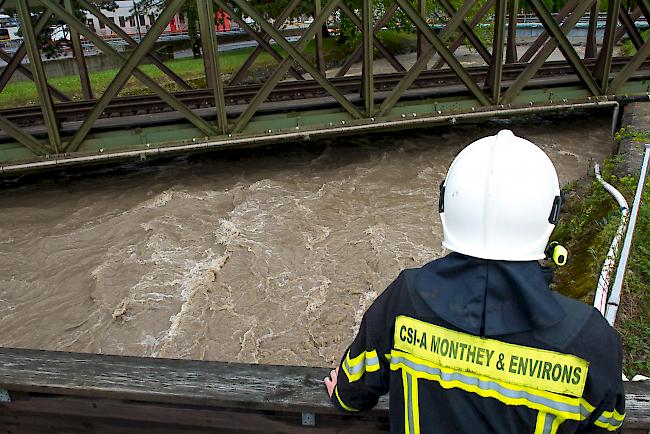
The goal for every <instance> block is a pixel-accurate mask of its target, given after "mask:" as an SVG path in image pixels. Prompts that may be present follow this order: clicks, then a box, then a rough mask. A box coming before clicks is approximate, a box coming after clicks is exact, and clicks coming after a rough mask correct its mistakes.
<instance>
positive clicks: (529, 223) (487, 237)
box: [439, 130, 561, 261]
mask: <svg viewBox="0 0 650 434" xmlns="http://www.w3.org/2000/svg"><path fill="white" fill-rule="evenodd" d="M560 204H561V201H560V186H559V182H558V178H557V173H556V172H555V168H554V167H553V163H552V162H551V160H550V159H549V158H548V157H547V156H546V154H545V153H544V151H542V150H541V149H540V148H538V147H537V146H535V145H534V144H533V143H531V142H529V141H528V140H525V139H522V138H521V137H517V136H515V135H514V134H513V133H512V131H509V130H502V131H500V132H499V133H498V134H497V135H496V136H488V137H484V138H482V139H479V140H477V141H476V142H474V143H472V144H470V145H469V146H467V147H466V148H465V149H463V150H462V151H461V152H460V154H458V155H457V156H456V158H455V159H454V161H453V162H452V163H451V166H450V167H449V172H448V173H447V179H445V182H444V184H442V186H441V187H440V204H439V211H440V218H441V220H442V230H443V234H444V240H443V242H442V245H443V246H445V247H446V248H447V249H449V250H453V251H455V252H458V253H462V254H465V255H469V256H474V257H477V258H483V259H495V260H506V261H530V260H535V259H543V258H544V257H545V254H544V250H545V248H546V245H547V243H548V238H549V237H550V236H551V232H553V228H554V227H555V224H556V223H557V219H558V215H559V211H560Z"/></svg>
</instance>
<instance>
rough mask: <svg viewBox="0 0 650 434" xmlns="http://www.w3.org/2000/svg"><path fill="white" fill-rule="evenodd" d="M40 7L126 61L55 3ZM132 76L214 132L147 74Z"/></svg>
mask: <svg viewBox="0 0 650 434" xmlns="http://www.w3.org/2000/svg"><path fill="white" fill-rule="evenodd" d="M38 1H40V2H41V4H42V5H44V6H46V7H47V8H49V9H50V10H52V11H53V12H55V13H56V15H57V16H58V17H59V18H61V19H62V20H64V21H65V22H66V23H67V24H68V25H69V26H70V27H74V28H75V29H76V30H77V32H79V33H80V34H81V35H83V36H84V37H85V38H86V39H88V40H89V41H91V42H92V43H93V44H94V45H95V46H96V47H97V48H98V49H99V50H101V51H103V52H104V53H106V54H108V55H110V56H112V57H114V58H115V59H116V60H118V61H120V62H124V61H126V59H125V58H124V57H123V56H122V55H121V54H119V53H118V52H117V51H116V50H115V49H114V48H113V47H111V46H110V45H109V44H108V43H107V42H106V41H104V40H103V39H101V38H100V37H99V36H97V34H96V33H95V32H93V31H91V30H90V29H88V28H87V27H86V26H84V25H83V24H81V23H80V22H79V21H78V20H77V19H76V17H74V16H73V15H71V14H70V13H68V12H67V11H66V10H65V9H63V8H61V7H60V6H59V5H58V4H56V3H51V2H47V1H45V0H38ZM133 75H134V76H135V77H136V78H138V79H139V80H140V81H142V82H143V83H144V84H145V85H146V86H148V87H149V88H150V89H151V90H152V91H153V92H154V93H156V94H157V95H158V96H160V98H161V99H162V100H163V101H165V102H166V103H167V104H169V105H170V106H171V107H173V108H174V109H176V110H177V111H178V112H179V113H181V114H183V116H185V118H187V119H188V120H189V121H190V122H191V123H192V124H193V125H194V126H196V127H197V128H199V129H200V130H201V131H202V132H203V133H204V134H208V135H209V134H212V133H214V132H215V130H214V128H213V127H212V126H210V125H209V124H208V123H207V122H205V121H204V120H203V119H201V118H200V117H199V116H197V115H196V114H194V112H192V111H191V110H190V109H189V108H187V107H186V106H185V105H184V104H183V103H181V102H180V101H179V100H178V99H177V98H176V97H174V96H173V95H171V94H170V93H169V92H167V91H166V90H165V89H163V87H162V86H161V85H160V84H158V83H157V82H156V81H155V80H153V79H151V78H150V77H149V76H148V75H147V74H145V73H143V72H142V71H141V70H140V69H139V68H137V67H136V68H135V69H134V70H133ZM79 146H80V143H79V144H75V146H74V147H72V148H75V147H79ZM68 147H69V148H68V149H67V151H68V152H73V151H74V149H71V148H70V143H69V144H68Z"/></svg>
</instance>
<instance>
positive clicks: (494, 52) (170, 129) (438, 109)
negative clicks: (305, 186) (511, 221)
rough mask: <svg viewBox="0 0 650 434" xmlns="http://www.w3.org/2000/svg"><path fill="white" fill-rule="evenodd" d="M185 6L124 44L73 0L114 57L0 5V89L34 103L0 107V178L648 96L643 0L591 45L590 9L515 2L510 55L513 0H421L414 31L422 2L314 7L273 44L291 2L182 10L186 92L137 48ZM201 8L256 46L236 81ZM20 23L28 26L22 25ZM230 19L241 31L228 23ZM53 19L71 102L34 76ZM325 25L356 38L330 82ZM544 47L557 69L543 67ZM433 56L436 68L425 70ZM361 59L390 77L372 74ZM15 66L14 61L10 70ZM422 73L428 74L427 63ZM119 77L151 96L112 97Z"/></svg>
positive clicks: (20, 6)
mask: <svg viewBox="0 0 650 434" xmlns="http://www.w3.org/2000/svg"><path fill="white" fill-rule="evenodd" d="M185 1H187V0H170V1H168V2H167V6H166V7H165V8H164V9H163V10H161V11H160V15H159V16H158V18H157V20H156V21H155V23H154V24H153V25H152V26H151V28H150V29H149V31H148V33H147V34H146V35H145V36H144V37H143V38H142V40H141V41H140V42H139V43H138V42H136V41H135V40H134V39H132V38H131V37H130V36H128V35H127V34H126V33H125V32H124V31H123V30H122V29H121V28H120V27H119V26H117V25H116V24H115V22H114V21H113V20H112V19H109V18H107V17H106V16H105V15H104V14H103V13H102V12H101V11H100V10H98V9H96V8H95V7H94V6H92V5H91V4H89V3H88V1H87V0H78V3H79V4H80V6H81V7H82V8H84V9H86V10H88V11H90V13H91V14H93V15H95V16H96V17H97V19H98V20H99V22H100V23H103V25H104V26H106V27H107V28H109V29H111V30H112V31H113V32H114V33H116V34H117V35H118V36H119V37H121V38H122V39H124V41H125V43H126V44H128V45H130V46H131V47H132V48H133V50H132V51H131V52H129V53H123V52H118V51H116V50H115V49H114V48H113V47H112V46H111V45H109V44H108V43H107V42H106V41H104V40H103V39H101V38H100V37H99V36H98V35H97V34H96V33H95V32H93V31H92V30H91V29H89V28H88V27H87V25H86V24H85V23H84V22H82V21H81V20H80V19H79V18H77V17H76V16H75V14H74V11H73V8H72V0H4V1H2V0H0V7H4V8H15V9H16V10H17V12H18V15H19V18H20V21H21V29H22V34H23V38H24V41H23V43H22V45H21V46H20V47H19V48H18V50H17V51H16V52H15V53H14V54H13V55H10V54H9V53H7V52H6V51H2V50H0V58H1V59H3V60H4V61H5V62H6V63H7V66H6V67H5V69H4V71H3V72H2V73H1V74H0V92H2V91H4V90H5V88H6V86H7V84H8V83H9V81H10V80H11V78H12V76H13V75H14V74H15V73H17V72H19V73H21V74H23V75H25V76H26V77H28V78H29V79H31V80H33V82H34V83H35V86H36V88H37V91H38V99H39V105H38V106H30V107H17V108H11V109H2V110H0V173H4V174H8V173H15V172H18V171H26V170H37V169H39V168H48V167H55V166H63V165H70V164H85V163H91V162H97V161H101V160H109V159H128V158H145V157H146V156H150V155H160V154H164V153H173V152H176V153H189V152H196V151H201V150H207V149H217V148H228V147H243V146H254V145H259V144H270V143H278V142H280V143H282V142H287V141H299V140H310V139H315V138H320V137H331V136H340V135H344V134H356V133H363V132H369V131H377V130H382V129H384V130H397V129H403V128H413V127H419V126H427V125H432V124H436V123H437V124H440V123H455V122H457V121H461V120H465V119H478V118H489V117H495V116H502V115H516V114H519V113H530V112H543V111H550V110H563V109H572V108H576V107H578V108H587V107H602V106H616V105H617V104H618V103H621V102H623V103H624V102H626V101H630V100H634V99H637V100H638V99H643V98H645V99H648V95H649V94H650V82H648V78H649V77H650V60H648V59H647V57H648V55H649V54H650V41H648V38H646V39H645V40H644V37H643V36H642V34H641V33H640V32H639V31H638V30H637V28H636V27H635V24H634V23H635V21H636V20H638V19H639V18H640V17H642V16H643V17H645V18H646V19H650V0H638V1H637V3H636V5H635V6H634V7H633V8H631V9H628V8H627V7H623V4H622V2H621V1H620V0H610V1H609V2H608V9H607V14H606V24H605V28H604V36H603V37H602V40H600V41H598V43H597V41H596V28H597V26H598V24H599V22H598V12H599V2H598V0H569V1H568V3H567V4H566V5H565V6H564V7H563V9H562V10H561V11H560V12H559V13H557V14H551V13H550V12H549V10H548V9H547V8H546V7H545V6H544V4H543V2H542V0H529V4H530V5H531V6H532V8H533V10H534V12H535V14H536V16H537V17H538V19H539V22H541V23H542V24H543V26H544V30H545V31H544V32H543V33H542V34H541V35H540V36H539V37H538V38H537V40H536V41H534V42H533V43H532V44H531V45H530V47H529V48H528V49H527V51H526V52H525V53H524V54H523V55H518V54H517V50H516V48H517V40H516V38H517V36H516V32H515V28H516V17H517V13H516V12H517V11H518V8H519V4H518V3H519V2H518V0H467V1H465V2H463V3H462V5H461V6H460V8H459V9H456V8H455V7H454V6H453V5H452V4H451V2H450V1H449V0H436V1H435V11H436V12H437V13H439V14H443V15H445V25H444V27H442V28H439V29H435V30H434V29H432V28H431V26H430V25H429V24H428V23H427V17H428V16H429V14H430V13H431V12H432V11H431V10H427V6H426V4H427V2H426V1H425V0H417V1H416V2H412V1H411V0H395V1H394V2H392V3H389V4H388V6H386V7H385V8H383V9H382V10H381V12H379V11H378V10H374V9H373V2H372V1H371V0H362V1H361V5H362V7H361V8H360V9H356V8H353V7H352V6H350V5H348V4H347V2H346V1H345V0H328V1H323V4H321V0H314V7H313V10H314V11H315V14H314V20H313V22H312V23H311V24H310V25H309V26H308V27H306V28H305V29H303V30H302V35H301V36H300V39H299V40H298V41H297V42H290V41H288V40H287V38H285V37H283V35H282V32H281V31H280V26H281V25H282V23H283V22H285V20H286V19H287V18H288V17H291V16H292V13H293V11H294V10H295V9H296V7H297V6H298V4H299V3H300V2H301V0H291V1H290V2H289V3H288V5H287V6H286V8H285V9H284V10H283V11H282V12H281V13H280V14H279V16H277V17H272V18H274V19H273V20H271V19H265V17H264V16H263V14H262V13H260V11H258V10H256V8H255V7H254V6H253V5H251V4H250V3H249V2H247V1H246V0H214V1H213V0H196V2H197V6H198V15H199V29H200V33H201V35H203V37H202V38H201V40H202V41H201V44H202V52H203V59H204V65H205V77H206V83H207V88H204V89H194V88H192V86H190V85H189V84H188V83H187V82H186V81H184V80H183V79H182V78H181V77H180V76H179V75H177V74H176V73H174V72H173V71H172V70H171V69H170V68H169V67H168V66H166V65H165V64H164V63H163V62H162V61H161V59H160V58H158V57H157V56H156V54H154V52H153V50H152V48H153V47H154V44H155V42H156V41H157V39H158V38H159V36H160V35H161V33H162V32H163V31H164V29H165V27H166V26H167V25H168V23H169V22H170V19H172V17H174V15H175V14H176V13H177V12H178V10H179V9H180V8H181V6H182V5H183V3H184V2H185ZM190 1H194V0H190ZM626 6H627V5H626ZM217 10H221V11H225V12H226V13H228V14H229V15H230V17H231V19H233V20H236V21H237V22H238V24H239V26H240V27H241V28H242V29H243V30H245V31H246V33H248V35H249V36H250V38H251V39H252V40H255V41H256V42H257V44H258V46H257V48H255V50H254V51H253V52H252V53H251V54H250V57H249V58H248V60H246V62H244V64H243V65H242V66H241V68H240V69H239V71H238V72H236V73H235V74H232V75H231V76H230V77H227V78H224V77H223V76H222V74H221V72H220V65H219V51H218V46H217V38H216V31H215V30H216V29H215V20H214V16H215V11H217ZM398 12H399V13H401V14H402V15H401V16H402V17H406V19H408V20H409V21H410V23H411V24H412V25H413V26H414V28H415V29H416V31H417V35H418V53H417V60H416V62H415V64H414V65H413V66H411V67H410V68H409V69H407V68H405V67H404V66H403V65H402V63H400V61H399V60H398V58H397V57H396V56H395V55H394V54H393V53H391V52H389V50H388V49H387V48H386V47H385V46H384V45H383V44H382V43H381V41H380V39H379V38H378V37H377V33H378V32H379V31H380V30H381V29H382V28H383V27H384V26H385V25H386V23H387V22H388V21H389V20H390V19H391V17H393V15H394V14H396V13H398ZM39 13H40V15H39ZM30 15H31V16H32V17H33V19H32V20H30V19H27V17H30ZM242 15H246V16H249V17H251V18H252V19H253V20H254V21H255V24H249V23H250V20H247V21H248V22H246V21H244V20H243V19H241V18H239V17H240V16H242ZM53 16H54V17H56V18H58V19H59V20H61V21H63V22H65V23H66V24H67V26H68V27H69V29H70V31H71V45H72V51H73V53H74V56H75V60H76V64H77V67H78V71H79V77H80V80H81V87H82V90H83V98H84V99H83V100H76V101H72V100H71V97H70V96H69V95H66V94H65V93H63V92H61V91H60V90H58V89H56V88H55V87H54V86H53V85H52V84H51V83H50V82H48V77H47V76H46V72H45V68H44V65H43V63H44V62H43V61H42V53H41V52H40V48H39V43H38V41H37V37H36V35H38V34H39V33H40V32H41V31H42V30H43V28H44V27H45V26H46V25H47V23H48V20H50V18H51V17H53ZM332 16H346V17H348V18H349V19H350V21H351V22H352V23H353V25H354V26H356V27H357V28H358V32H359V33H360V34H361V35H362V37H361V43H360V45H359V46H358V47H357V48H356V50H354V52H353V54H352V55H351V56H350V57H349V59H348V60H347V61H346V62H345V63H344V64H343V66H342V68H341V69H340V70H339V71H338V73H337V74H335V76H334V75H332V74H326V71H325V63H324V52H323V36H322V28H323V25H324V24H325V23H326V22H327V20H328V18H329V17H332ZM485 20H487V21H488V23H489V25H488V27H487V28H488V29H489V31H490V32H491V33H492V34H491V38H488V39H491V40H492V43H491V44H490V45H491V46H487V47H486V44H484V43H483V42H482V40H481V39H480V38H479V37H478V36H477V34H476V32H475V30H476V29H477V28H478V27H479V25H480V23H482V22H485ZM586 21H587V22H588V23H589V26H588V32H587V36H586V40H585V41H584V45H585V54H584V56H581V55H579V54H578V52H577V51H576V49H575V47H574V46H573V45H572V44H571V43H570V42H569V39H568V37H567V35H568V34H569V32H571V30H572V29H574V28H576V27H577V25H578V24H579V23H581V25H582V26H584V23H585V22H586ZM484 27H485V26H484ZM624 37H627V38H629V39H630V40H631V41H632V44H633V45H634V47H635V48H636V50H637V51H636V54H635V55H633V56H631V57H616V56H614V48H615V45H616V44H617V43H619V42H620V41H621V40H622V39H623V38H624ZM271 39H272V40H273V41H275V44H274V45H271V43H270V41H271ZM293 39H295V37H294V38H293ZM82 41H83V42H84V43H92V44H93V45H94V46H95V47H96V48H97V49H98V50H100V51H101V52H103V53H105V54H106V55H108V56H111V57H112V58H114V61H115V62H116V63H117V64H119V65H121V67H120V69H119V72H118V73H117V75H116V76H115V78H114V79H113V80H112V82H111V83H110V84H109V85H108V87H107V88H106V89H105V90H104V91H103V93H101V95H100V96H98V97H96V96H95V95H96V94H97V92H96V90H95V89H93V88H92V86H91V83H90V79H89V74H88V68H87V66H86V60H85V58H84V55H83V49H82ZM311 41H315V46H316V56H315V60H314V61H312V60H310V58H309V56H307V55H306V54H305V53H304V50H305V48H306V47H307V45H308V44H309V43H310V42H311ZM465 41H467V44H468V45H470V46H471V47H473V49H474V50H475V51H476V53H478V55H479V56H480V58H481V59H482V66H473V67H466V66H463V65H462V64H461V62H460V61H459V59H458V58H457V57H456V55H455V53H456V51H457V49H458V48H459V47H460V46H461V45H462V44H463V43H464V42H465ZM278 48H279V49H278ZM557 49H559V51H560V52H561V54H562V55H563V57H564V59H565V60H563V61H549V60H548V59H549V56H550V55H551V54H552V53H553V52H554V51H555V50H557ZM262 52H267V53H269V54H270V55H271V56H272V57H273V59H275V61H277V65H276V67H275V70H273V72H272V73H271V74H270V75H269V76H268V77H267V78H266V79H265V81H263V82H262V83H260V84H255V85H247V84H241V80H242V77H244V76H246V74H247V72H248V70H249V69H250V67H251V65H252V64H253V62H254V60H255V59H256V58H257V56H259V55H260V54H261V53H262ZM436 54H437V55H438V57H437V58H436V59H438V60H437V62H432V59H433V56H434V55H436ZM377 55H379V56H381V57H382V58H384V59H386V60H387V61H388V62H389V63H390V65H392V67H393V68H394V69H395V72H393V73H386V74H375V73H373V66H374V60H375V57H376V56H377ZM25 57H28V59H29V63H24V59H25ZM356 62H360V63H361V64H362V71H363V72H362V74H361V75H356V76H354V75H349V74H347V75H346V73H348V71H349V70H350V68H351V66H352V65H353V64H354V63H356ZM144 63H150V64H153V65H155V66H156V67H157V68H159V69H160V70H161V71H162V72H163V73H164V74H166V75H167V76H168V77H169V78H170V79H171V80H172V81H173V82H175V83H176V84H177V85H178V86H179V88H181V89H184V90H182V91H180V92H173V93H172V92H168V91H167V90H166V89H165V88H164V87H163V86H162V85H161V84H159V83H158V82H157V81H155V80H154V79H152V78H151V77H150V76H149V75H147V74H146V73H145V72H143V70H142V69H141V66H142V65H143V64H144ZM431 63H435V64H434V66H433V67H432V68H428V67H427V65H428V64H431ZM131 76H134V77H135V78H137V79H138V80H139V81H140V82H142V83H143V84H144V85H146V86H147V87H148V88H149V89H150V91H151V93H150V94H147V95H144V96H138V97H119V96H118V94H119V93H120V91H121V90H122V89H123V87H124V86H125V84H126V83H127V81H128V80H129V78H131Z"/></svg>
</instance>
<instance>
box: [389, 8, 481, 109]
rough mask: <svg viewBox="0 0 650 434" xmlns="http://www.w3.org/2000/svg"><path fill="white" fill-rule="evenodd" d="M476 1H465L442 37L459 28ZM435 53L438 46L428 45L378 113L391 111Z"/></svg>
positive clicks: (441, 33)
mask: <svg viewBox="0 0 650 434" xmlns="http://www.w3.org/2000/svg"><path fill="white" fill-rule="evenodd" d="M475 3H476V0H468V1H466V2H464V3H463V5H462V7H461V9H460V10H458V11H457V12H456V14H455V15H453V16H452V17H450V20H449V21H448V22H447V24H446V25H445V27H444V28H443V29H442V31H441V32H440V39H445V38H447V37H448V36H449V35H451V34H452V33H453V32H454V31H455V30H456V29H457V28H458V26H459V25H460V22H461V21H462V20H464V19H465V16H466V15H467V12H469V11H470V10H471V8H472V7H473V6H474V4H475ZM423 36H424V35H423ZM424 37H426V36H424ZM435 53H436V47H435V46H433V45H429V46H428V47H427V50H426V51H425V52H424V53H422V54H421V56H420V58H419V59H417V61H416V62H415V64H414V65H413V66H412V67H411V69H410V70H409V71H408V72H407V73H406V75H405V76H404V77H403V78H402V79H401V80H400V82H399V83H398V84H397V86H396V87H395V88H394V89H393V91H392V92H391V93H390V94H389V95H388V98H386V99H385V100H384V102H383V103H382V104H381V106H380V108H379V113H378V114H379V115H380V116H384V115H386V114H387V113H388V112H390V110H391V109H392V108H393V107H394V106H395V104H396V103H397V102H398V101H399V99H400V98H401V96H402V94H404V92H406V90H407V89H408V88H409V87H410V86H411V84H413V82H414V81H415V80H416V79H417V78H418V76H419V75H420V74H421V73H422V71H424V69H425V68H426V67H427V64H428V62H429V60H430V59H431V57H433V55H434V54H435ZM441 60H442V61H444V58H443V57H441Z"/></svg>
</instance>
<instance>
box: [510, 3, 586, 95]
mask: <svg viewBox="0 0 650 434" xmlns="http://www.w3.org/2000/svg"><path fill="white" fill-rule="evenodd" d="M590 7H591V1H584V2H581V3H580V4H579V5H578V6H577V7H576V9H574V11H573V12H572V13H571V14H570V15H569V16H568V17H567V18H566V19H565V20H564V22H563V23H562V25H561V26H560V29H561V31H562V34H566V33H568V31H569V30H570V29H572V28H573V27H574V26H575V25H576V24H577V23H578V21H580V18H581V17H582V16H583V15H584V13H585V12H586V11H587V9H589V8H590ZM557 46H558V41H557V40H556V39H551V40H550V41H548V42H547V43H546V45H544V47H542V49H541V50H539V52H538V53H537V55H536V56H535V57H534V58H533V59H532V60H531V61H530V62H529V63H528V66H526V68H525V69H524V70H523V71H522V72H521V73H520V74H519V76H518V77H517V78H516V79H515V81H514V82H513V83H512V84H511V85H510V87H509V88H508V90H506V92H505V93H504V94H503V98H502V100H501V103H502V104H507V103H510V102H511V101H512V100H514V98H515V97H516V96H517V95H518V94H519V92H520V91H521V90H522V89H523V88H524V86H525V85H526V83H528V81H529V80H530V79H531V78H532V77H533V76H534V75H535V73H537V71H538V70H539V68H541V67H542V65H543V64H544V62H545V61H546V59H548V57H549V56H550V55H551V53H553V51H554V50H555V49H556V48H557Z"/></svg>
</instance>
